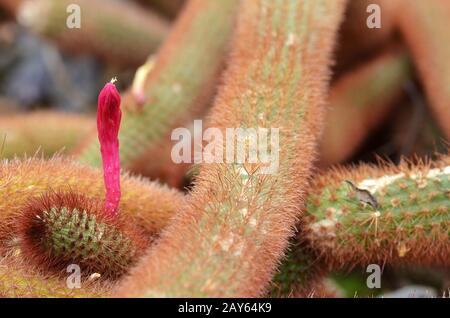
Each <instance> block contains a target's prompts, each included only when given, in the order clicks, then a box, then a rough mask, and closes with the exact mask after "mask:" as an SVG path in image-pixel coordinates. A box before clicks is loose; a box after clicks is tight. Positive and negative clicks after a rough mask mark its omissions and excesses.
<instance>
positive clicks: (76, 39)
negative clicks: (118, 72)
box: [17, 0, 169, 66]
mask: <svg viewBox="0 0 450 318" xmlns="http://www.w3.org/2000/svg"><path fill="white" fill-rule="evenodd" d="M74 4H75V5H78V6H79V7H80V11H81V12H80V14H81V19H80V20H81V26H80V28H68V26H67V20H68V19H69V18H70V17H69V13H71V11H67V10H68V8H69V6H70V5H74ZM68 12H69V13H68ZM17 16H18V20H19V21H20V22H21V23H22V24H24V25H25V26H27V27H29V28H30V29H31V30H32V31H35V32H37V33H39V34H41V35H44V36H46V37H49V38H51V39H53V40H55V41H56V42H57V43H58V44H59V45H60V46H62V47H63V48H65V49H67V50H68V51H71V52H76V51H78V52H82V53H86V52H92V53H94V54H96V55H97V56H98V57H99V58H101V59H102V60H103V61H107V62H111V63H112V64H115V65H120V66H137V65H139V64H141V63H143V62H144V61H145V59H146V58H147V56H148V55H149V54H150V53H152V52H154V51H155V49H156V48H158V46H159V44H160V43H161V42H162V41H163V39H164V38H165V36H166V35H167V33H168V30H169V25H168V23H167V22H166V21H165V20H164V19H162V18H160V17H159V16H157V15H154V14H152V13H151V12H148V11H143V10H141V9H140V8H139V7H135V6H133V5H131V4H126V5H125V4H123V3H121V2H120V1H109V0H96V1H89V0H76V1H74V0H40V1H29V0H27V1H24V3H23V5H21V6H20V7H19V9H18V12H17Z"/></svg>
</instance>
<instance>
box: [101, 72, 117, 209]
mask: <svg viewBox="0 0 450 318" xmlns="http://www.w3.org/2000/svg"><path fill="white" fill-rule="evenodd" d="M115 81H116V79H115V78H114V79H112V80H111V82H110V83H107V84H106V85H105V87H104V88H103V89H102V90H101V92H100V95H99V97H98V110H97V132H98V140H99V141H100V151H101V154H102V161H103V177H104V180H105V188H106V198H105V212H106V214H108V215H110V216H116V215H117V212H118V211H117V208H118V206H119V201H120V158H119V139H118V135H119V128H120V120H121V118H122V112H121V110H120V94H119V92H118V91H117V89H116V86H115V85H114V82H115Z"/></svg>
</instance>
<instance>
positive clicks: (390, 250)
mask: <svg viewBox="0 0 450 318" xmlns="http://www.w3.org/2000/svg"><path fill="white" fill-rule="evenodd" d="M449 164H450V157H449V156H444V157H442V158H441V159H440V160H438V161H436V162H433V163H420V164H411V163H406V162H403V163H402V164H400V165H399V166H393V165H387V164H385V165H383V166H382V167H376V166H370V165H361V166H359V167H356V168H352V169H346V168H336V169H333V170H331V171H330V172H328V173H326V174H324V175H321V176H318V177H316V179H315V180H314V184H313V186H312V189H311V192H310V196H309V199H308V201H307V206H306V210H307V214H306V215H305V223H306V224H305V226H304V231H305V232H306V234H305V238H306V239H307V240H308V242H309V244H310V245H311V247H312V248H313V249H314V250H316V252H317V253H318V255H319V256H320V257H321V258H323V259H324V260H325V262H326V263H327V264H329V265H330V267H331V268H334V269H336V268H340V267H348V266H356V265H358V264H359V265H363V266H364V265H367V264H370V263H378V264H385V263H388V264H392V265H397V264H415V265H420V264H422V265H444V266H449V265H450V219H449V217H448V216H449V207H450V192H449V189H450V167H449Z"/></svg>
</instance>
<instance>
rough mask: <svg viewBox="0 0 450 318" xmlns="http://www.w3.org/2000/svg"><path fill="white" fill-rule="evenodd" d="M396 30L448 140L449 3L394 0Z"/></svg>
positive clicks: (449, 94)
mask: <svg viewBox="0 0 450 318" xmlns="http://www.w3.org/2000/svg"><path fill="white" fill-rule="evenodd" d="M395 1H396V2H398V3H399V5H401V10H400V11H399V12H398V15H397V16H398V17H397V19H398V24H399V27H400V30H401V32H402V34H403V36H404V38H405V40H406V43H407V44H408V47H409V48H410V50H411V54H412V57H413V60H414V63H415V65H416V66H417V68H418V71H419V73H420V75H421V80H422V81H423V85H424V87H425V90H426V92H427V95H428V98H429V100H430V102H431V105H430V106H432V110H433V112H434V114H435V118H436V120H437V122H438V123H439V124H440V127H441V129H442V131H443V133H444V135H445V137H446V138H447V139H448V140H450V121H449V118H450V107H449V100H450V89H449V87H450V62H449V56H450V44H449V43H450V35H449V33H448V32H447V31H448V30H449V29H450V2H449V1H447V0H432V1H407V0H395Z"/></svg>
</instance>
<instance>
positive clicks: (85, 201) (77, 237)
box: [17, 193, 149, 278]
mask: <svg viewBox="0 0 450 318" xmlns="http://www.w3.org/2000/svg"><path fill="white" fill-rule="evenodd" d="M17 223H18V224H19V226H18V236H19V242H20V250H21V253H22V254H23V256H24V257H25V258H26V259H28V260H29V261H30V262H33V263H35V264H36V266H38V267H39V268H41V269H44V268H45V269H49V270H56V271H60V270H63V269H65V268H66V267H67V266H68V265H70V264H77V265H79V266H80V267H81V268H82V270H83V271H85V272H86V273H100V274H101V275H102V276H103V277H112V278H115V277H118V276H120V275H121V274H123V273H124V272H125V271H126V270H127V269H128V268H129V267H130V266H131V265H132V264H133V263H134V262H135V261H136V259H137V258H138V257H139V256H140V255H142V254H143V252H144V250H145V249H146V248H147V247H148V245H149V240H148V238H147V237H146V236H145V235H143V233H142V232H141V231H140V230H139V229H138V228H137V227H136V224H133V223H130V222H126V219H125V218H124V217H119V218H117V217H115V218H114V219H113V218H112V217H110V216H109V215H108V214H106V211H105V210H104V209H103V208H102V207H101V205H100V204H99V203H98V202H96V201H95V200H90V199H89V198H86V197H84V196H81V195H77V194H75V193H50V194H45V195H43V196H41V197H39V198H35V199H32V200H31V201H30V202H28V204H27V205H26V206H25V208H24V209H23V211H22V213H21V214H20V216H19V217H18V220H17Z"/></svg>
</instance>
